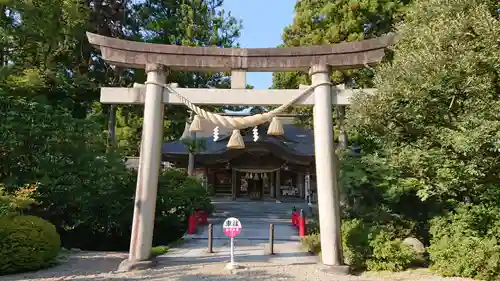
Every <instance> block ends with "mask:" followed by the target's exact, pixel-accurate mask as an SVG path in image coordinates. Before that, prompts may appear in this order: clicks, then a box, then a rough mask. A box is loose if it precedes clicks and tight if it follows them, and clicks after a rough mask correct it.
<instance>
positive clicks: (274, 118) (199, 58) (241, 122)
mask: <svg viewBox="0 0 500 281" xmlns="http://www.w3.org/2000/svg"><path fill="white" fill-rule="evenodd" d="M87 37H88V39H89V41H90V43H91V44H92V45H93V46H95V47H97V48H99V49H100V51H101V54H102V58H103V59H104V60H105V61H107V62H108V63H111V64H114V65H119V66H124V67H131V68H143V69H145V70H146V73H147V80H146V82H145V83H144V84H136V85H135V87H133V88H102V89H101V102H103V103H110V104H144V120H143V132H142V142H141V148H140V161H139V162H140V164H139V168H138V178H137V187H136V196H135V209H134V216H133V222H132V233H131V239H130V240H131V241H130V251H129V257H128V259H127V260H125V261H123V262H122V263H121V265H120V269H121V270H133V269H136V268H138V267H139V268H144V267H146V266H148V265H152V264H153V263H152V262H151V246H152V239H153V228H154V213H155V208H156V193H157V188H158V174H159V171H160V162H161V161H160V160H161V157H162V155H161V147H162V139H163V122H164V118H168V116H164V113H165V110H164V104H183V105H185V106H186V107H187V108H189V109H190V110H191V111H192V112H194V113H195V114H196V116H195V118H194V120H193V124H192V126H191V130H192V131H193V132H196V131H198V130H200V128H199V124H200V120H207V121H209V122H210V123H212V124H215V125H216V126H218V127H225V128H230V130H232V133H231V137H230V138H229V139H228V140H227V148H228V149H230V150H241V149H244V148H245V141H244V139H243V136H242V135H241V130H243V129H246V128H251V127H254V126H258V125H260V124H264V123H268V122H269V130H268V132H267V134H268V135H274V136H279V135H283V133H284V131H283V127H282V126H281V124H280V121H279V118H278V115H279V114H280V113H283V112H284V111H285V110H286V109H287V108H289V107H290V106H292V105H293V106H303V105H312V106H313V109H314V110H313V117H314V118H313V119H314V122H313V124H314V150H315V152H314V163H315V173H316V181H317V191H318V210H319V221H320V232H321V249H322V251H321V261H322V263H323V264H324V265H325V266H327V267H330V268H332V269H334V270H335V271H336V272H337V273H341V272H345V273H347V272H348V267H347V266H345V264H344V259H343V256H342V243H341V221H340V190H339V186H338V183H337V172H338V171H337V160H336V156H335V153H334V144H333V140H334V136H333V120H332V116H333V115H332V105H336V106H338V107H339V109H340V110H338V112H343V107H345V106H346V105H348V104H349V99H350V97H351V96H352V95H353V94H354V93H356V92H358V91H360V90H353V89H343V87H338V86H335V85H332V84H331V82H330V72H331V70H332V69H352V68H360V67H364V66H367V65H372V64H376V63H378V62H380V61H381V60H382V59H383V57H384V56H385V49H386V48H387V46H388V45H390V44H391V43H392V42H393V40H394V36H392V35H386V36H382V37H379V38H375V39H369V40H364V41H360V42H350V43H341V44H335V45H324V46H308V47H295V48H246V49H245V48H217V47H185V46H176V45H175V46H174V45H160V44H150V43H142V42H132V41H125V40H120V39H115V38H109V37H105V36H101V35H97V34H92V33H87ZM168 69H172V70H181V71H209V72H210V71H211V72H231V78H232V79H231V89H200V88H198V89H182V88H178V85H177V84H175V83H170V84H167V81H166V80H167V79H166V78H167V71H168ZM251 71H254V72H258V71H263V72H283V71H307V72H308V73H309V75H310V76H311V84H312V85H310V86H309V85H306V86H303V87H300V88H299V89H292V90H251V89H246V85H247V83H246V72H251ZM174 82H175V81H174ZM362 91H364V92H374V90H373V89H371V90H367V89H364V90H362ZM200 105H241V106H256V105H258V106H261V105H269V106H278V107H277V108H275V109H274V110H272V111H269V112H266V113H263V114H256V115H253V116H247V117H228V116H222V115H220V114H216V113H212V112H208V111H206V110H204V109H202V108H201V107H200ZM340 120H341V118H340V117H339V121H340ZM197 125H198V126H197ZM340 127H341V130H342V128H343V125H342V124H340ZM233 170H235V169H233ZM232 178H233V179H236V177H235V173H234V172H233V173H232ZM234 182H236V181H234ZM233 194H234V193H233Z"/></svg>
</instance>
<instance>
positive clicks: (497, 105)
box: [349, 0, 500, 204]
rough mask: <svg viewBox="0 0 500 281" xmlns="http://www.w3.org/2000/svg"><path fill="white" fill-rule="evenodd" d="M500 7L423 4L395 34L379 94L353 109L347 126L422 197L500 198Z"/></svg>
mask: <svg viewBox="0 0 500 281" xmlns="http://www.w3.org/2000/svg"><path fill="white" fill-rule="evenodd" d="M495 2H496V1H482V0H481V1H479V0H454V1H453V5H450V4H449V3H450V1H446V0H427V1H421V2H419V3H417V4H416V5H415V6H414V7H413V9H411V11H410V13H409V14H408V16H407V22H406V23H405V24H404V25H402V26H400V27H399V28H398V33H399V35H400V40H399V42H398V43H397V45H396V46H395V48H394V59H393V61H392V62H391V63H385V64H383V65H381V66H380V67H379V68H378V69H377V73H376V77H375V86H376V87H377V88H378V90H379V93H378V94H377V95H375V96H369V97H367V96H362V97H358V99H357V100H356V101H355V102H353V105H352V111H351V115H350V118H349V123H350V125H351V126H352V127H353V128H355V129H356V130H357V131H358V132H359V133H361V134H362V135H363V136H365V138H368V139H369V140H371V141H372V142H373V143H374V144H376V145H377V146H378V148H379V149H383V150H385V151H386V152H387V157H389V159H390V160H391V161H390V162H391V164H392V165H393V166H394V167H397V168H398V169H400V170H401V171H404V173H403V175H404V181H402V182H404V183H405V184H404V185H401V186H400V188H408V189H411V190H415V191H416V192H417V193H418V195H419V196H420V197H421V199H423V200H427V199H431V198H432V199H435V200H436V199H437V200H439V201H441V202H449V203H458V202H472V203H476V204H477V203H488V202H489V203H492V204H497V202H498V200H500V193H499V192H498V190H499V187H500V186H499V185H498V178H499V177H500V173H499V171H500V115H499V114H498V112H500V67H499V66H500V49H499V48H498V34H500V22H499V14H498V10H497V9H498V7H497V6H496V5H495Z"/></svg>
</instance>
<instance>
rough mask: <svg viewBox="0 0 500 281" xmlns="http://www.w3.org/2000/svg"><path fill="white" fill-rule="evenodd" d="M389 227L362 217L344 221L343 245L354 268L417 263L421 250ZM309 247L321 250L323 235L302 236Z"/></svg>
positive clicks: (394, 267)
mask: <svg viewBox="0 0 500 281" xmlns="http://www.w3.org/2000/svg"><path fill="white" fill-rule="evenodd" d="M394 233H395V232H394V230H391V229H390V228H388V227H381V226H371V225H368V224H366V223H363V222H362V221H361V220H347V221H344V222H343V224H342V247H343V254H344V258H345V262H346V264H348V265H350V266H351V267H352V269H353V270H364V269H368V270H388V271H402V270H405V269H407V268H409V267H410V266H411V265H413V264H414V263H415V262H416V261H417V258H418V255H417V253H416V252H415V251H414V250H413V249H412V248H410V247H409V246H407V245H404V244H403V243H402V241H401V240H400V239H398V238H396V236H395V234H394ZM302 243H303V245H304V247H305V248H306V250H307V251H309V252H311V253H315V254H319V253H320V252H321V243H320V235H319V234H318V233H316V234H311V235H309V236H307V237H305V238H302Z"/></svg>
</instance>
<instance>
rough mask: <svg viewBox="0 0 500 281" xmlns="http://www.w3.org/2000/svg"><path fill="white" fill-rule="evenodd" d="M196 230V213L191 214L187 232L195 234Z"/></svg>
mask: <svg viewBox="0 0 500 281" xmlns="http://www.w3.org/2000/svg"><path fill="white" fill-rule="evenodd" d="M195 230H196V217H195V216H194V215H190V216H189V222H188V232H187V234H194V232H195Z"/></svg>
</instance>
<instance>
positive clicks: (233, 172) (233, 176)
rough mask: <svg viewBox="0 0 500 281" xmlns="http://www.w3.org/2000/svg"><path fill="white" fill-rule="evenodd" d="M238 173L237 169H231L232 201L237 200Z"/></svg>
mask: <svg viewBox="0 0 500 281" xmlns="http://www.w3.org/2000/svg"><path fill="white" fill-rule="evenodd" d="M236 173H237V172H236V170H235V169H231V199H232V200H233V201H235V200H236V192H237V187H238V184H237V177H236Z"/></svg>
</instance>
